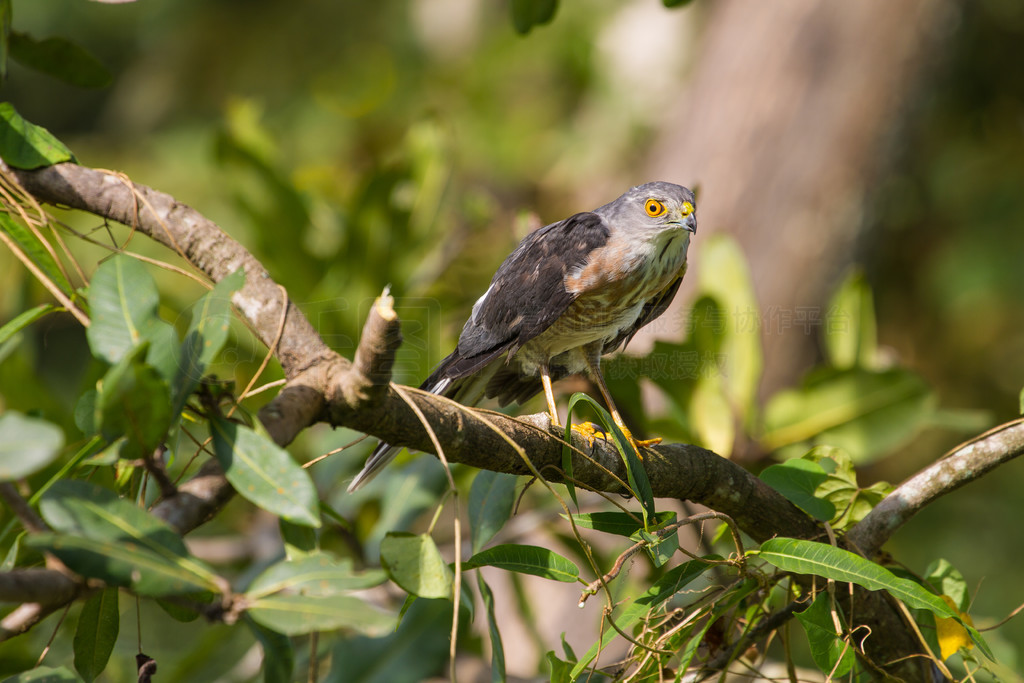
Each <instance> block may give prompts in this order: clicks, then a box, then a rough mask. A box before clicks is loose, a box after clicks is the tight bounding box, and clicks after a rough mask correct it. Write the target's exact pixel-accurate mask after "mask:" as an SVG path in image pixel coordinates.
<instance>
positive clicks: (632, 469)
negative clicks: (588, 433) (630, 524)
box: [563, 393, 656, 522]
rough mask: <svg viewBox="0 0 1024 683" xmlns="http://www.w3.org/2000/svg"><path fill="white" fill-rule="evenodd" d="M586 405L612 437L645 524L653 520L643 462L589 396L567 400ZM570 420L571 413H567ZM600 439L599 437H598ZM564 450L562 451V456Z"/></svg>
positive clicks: (653, 511) (653, 514)
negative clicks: (624, 465)
mask: <svg viewBox="0 0 1024 683" xmlns="http://www.w3.org/2000/svg"><path fill="white" fill-rule="evenodd" d="M578 402H582V403H586V404H587V405H588V406H590V408H591V409H592V410H593V411H594V412H596V413H597V416H598V418H599V419H600V421H601V424H602V426H603V427H604V429H605V433H606V434H610V435H611V436H612V442H613V443H614V444H615V448H616V449H617V450H618V451H619V456H620V457H621V458H622V461H623V462H624V463H625V464H626V476H627V479H628V481H629V486H630V489H631V492H632V493H633V495H634V496H635V497H636V499H637V500H638V501H640V505H641V506H642V508H643V516H644V520H645V522H646V521H648V520H650V519H652V518H654V516H655V514H656V513H655V509H654V491H653V490H652V489H651V482H650V480H649V479H648V478H647V470H645V469H644V465H643V461H641V460H640V457H639V456H638V454H637V452H636V451H635V450H634V449H633V446H632V445H631V444H630V443H629V440H628V439H626V435H625V434H623V433H622V430H621V429H620V428H619V426H618V425H617V424H615V421H614V420H613V419H612V416H611V414H610V413H609V412H608V411H607V410H605V408H604V406H602V405H601V404H600V403H598V402H597V401H595V400H594V399H593V398H591V397H590V396H587V395H586V394H583V393H575V394H573V395H572V397H571V398H570V399H569V405H570V407H571V406H574V405H576V403H578ZM569 416H570V418H571V417H572V413H571V412H570V413H569ZM570 422H571V420H570V419H567V420H566V423H567V425H566V437H565V438H566V441H568V440H569V436H568V434H569V429H570V425H569V424H568V423H570ZM598 438H600V437H598ZM564 453H565V449H563V454H564ZM568 474H569V476H572V470H571V468H570V470H569V471H568Z"/></svg>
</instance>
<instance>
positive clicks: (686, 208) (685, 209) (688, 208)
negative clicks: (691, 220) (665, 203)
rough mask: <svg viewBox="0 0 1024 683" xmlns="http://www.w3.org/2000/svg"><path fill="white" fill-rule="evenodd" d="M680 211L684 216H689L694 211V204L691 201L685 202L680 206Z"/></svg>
mask: <svg viewBox="0 0 1024 683" xmlns="http://www.w3.org/2000/svg"><path fill="white" fill-rule="evenodd" d="M679 213H681V214H683V215H684V216H689V215H690V214H691V213H693V204H691V203H690V202H683V205H682V206H681V207H680V208H679Z"/></svg>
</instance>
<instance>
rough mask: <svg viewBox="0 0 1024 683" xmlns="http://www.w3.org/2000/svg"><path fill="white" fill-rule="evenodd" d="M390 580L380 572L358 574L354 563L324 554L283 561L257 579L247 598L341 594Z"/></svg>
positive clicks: (372, 571)
mask: <svg viewBox="0 0 1024 683" xmlns="http://www.w3.org/2000/svg"><path fill="white" fill-rule="evenodd" d="M386 580H387V576H386V575H385V574H384V572H383V571H380V570H369V571H364V572H356V571H355V570H354V569H353V568H352V562H351V560H339V559H337V558H335V557H333V556H332V555H330V554H329V553H325V552H320V553H316V554H314V555H309V556H306V557H303V558H301V559H298V560H283V561H281V562H278V563H277V564H275V565H272V566H270V567H269V568H268V569H267V570H266V571H264V572H263V573H262V574H260V575H259V576H257V577H256V578H255V579H254V580H253V582H252V584H251V585H250V586H249V589H248V590H247V591H246V597H248V598H250V599H257V598H261V597H263V596H265V595H270V594H272V593H277V592H280V591H289V592H292V593H299V594H302V595H337V594H340V593H345V592H350V591H354V590H361V589H364V588H370V587H372V586H377V585H380V584H382V583H384V581H386Z"/></svg>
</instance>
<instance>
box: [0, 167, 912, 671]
mask: <svg viewBox="0 0 1024 683" xmlns="http://www.w3.org/2000/svg"><path fill="white" fill-rule="evenodd" d="M13 173H14V174H15V176H16V177H17V179H18V180H19V181H20V183H21V184H22V186H23V187H24V188H25V189H26V190H27V191H28V192H29V193H31V194H32V195H33V196H34V197H35V198H36V199H38V200H39V201H42V202H48V203H51V204H62V205H65V206H69V207H72V208H75V209H80V210H83V211H87V212H90V213H93V214H95V215H97V216H101V217H103V218H107V219H110V220H114V221H117V222H120V223H124V224H126V225H129V226H131V227H133V228H134V229H136V230H138V231H140V232H142V233H144V234H146V235H148V236H149V237H151V238H152V239H154V240H156V241H158V242H160V243H161V244H164V245H166V246H168V247H170V248H171V249H173V250H174V251H175V252H177V253H179V254H181V255H182V256H183V257H184V258H186V259H187V260H188V261H190V262H191V263H192V265H194V266H195V267H196V268H198V269H199V270H200V271H202V272H203V273H205V274H206V275H207V276H208V277H210V279H212V280H214V281H219V280H220V279H222V278H223V277H225V276H227V275H228V274H230V273H232V272H234V271H235V270H237V269H238V268H239V267H242V268H244V269H245V273H246V284H245V286H244V287H243V288H242V289H241V290H240V291H239V292H237V293H236V294H235V295H234V296H233V297H232V301H233V303H234V304H235V305H236V307H237V308H238V310H239V311H240V313H241V314H242V315H243V316H244V317H245V319H246V320H247V322H248V323H249V324H250V326H251V327H252V329H253V330H254V332H255V334H256V335H257V336H258V337H259V338H260V339H261V340H262V341H263V343H264V344H266V345H267V346H268V347H270V346H272V344H273V342H274V340H275V338H276V335H277V332H278V328H279V322H280V320H281V314H282V308H281V307H282V305H286V306H287V308H286V317H285V326H284V330H283V333H282V334H281V337H280V341H279V342H278V344H277V347H276V355H277V357H278V359H279V361H280V362H281V365H282V368H283V369H284V372H285V375H286V377H287V378H288V383H287V385H286V386H285V387H284V388H283V389H282V390H281V392H280V393H279V394H278V395H277V396H276V397H275V398H274V399H273V400H272V401H271V402H270V403H269V404H267V405H266V406H265V407H264V408H263V409H262V410H261V411H260V420H261V421H262V422H263V424H264V425H265V427H266V428H267V431H268V433H269V434H270V435H271V437H272V438H273V439H274V441H275V442H276V443H278V444H280V445H282V446H285V445H287V444H288V443H290V442H291V441H292V440H293V439H294V438H295V437H296V436H297V435H298V434H299V433H300V432H301V431H302V430H304V429H306V428H307V427H309V426H310V425H312V424H314V423H315V422H318V421H325V422H328V423H330V424H332V425H340V426H346V427H349V428H352V429H356V430H359V431H362V432H365V433H367V434H371V435H374V436H377V437H379V438H383V439H385V440H387V441H388V442H389V443H392V444H395V445H401V446H408V447H410V448H414V449H417V450H421V451H426V452H433V446H432V444H431V441H430V438H429V435H428V433H427V431H426V430H425V428H424V427H423V425H422V423H421V422H420V419H419V417H418V416H417V415H416V411H414V410H413V409H412V407H410V405H409V404H407V403H406V402H405V400H403V399H402V397H401V396H399V395H398V393H397V392H396V391H395V390H394V389H393V388H392V387H391V386H390V384H389V379H390V369H391V365H392V363H393V360H394V352H395V349H396V348H397V347H398V345H399V344H400V342H401V337H400V333H399V329H398V320H397V317H396V316H394V311H393V310H392V308H391V304H390V298H389V297H387V296H386V293H385V296H384V297H382V298H381V299H380V300H378V302H377V304H376V305H375V306H374V308H373V310H372V311H371V314H370V319H369V320H368V321H367V324H366V326H365V328H364V330H363V336H362V338H361V339H360V343H359V348H358V349H357V351H356V355H355V363H352V362H349V361H348V360H347V359H345V358H342V357H341V356H339V355H338V354H336V353H334V352H333V351H331V350H330V349H329V348H328V347H327V346H326V345H325V344H324V343H323V341H322V340H321V339H320V337H319V336H318V335H317V333H316V331H315V330H314V329H313V327H312V325H310V323H309V321H308V320H307V319H306V318H305V316H304V315H303V314H302V313H301V312H300V311H299V310H298V308H297V307H296V306H295V305H294V304H293V303H292V302H290V301H287V302H286V303H283V302H282V300H281V296H280V289H279V287H278V285H277V284H276V283H274V282H273V280H271V278H270V276H269V274H268V273H267V271H266V269H265V268H264V267H263V266H262V265H261V264H260V263H259V262H258V261H256V259H255V258H254V257H253V256H252V254H250V253H249V252H248V251H247V250H246V249H245V248H244V247H242V246H241V245H240V244H238V243H237V242H235V241H234V240H233V239H231V238H230V237H229V236H227V235H226V234H224V233H223V232H222V231H221V230H220V228H219V227H217V225H216V224H214V223H213V222H212V221H210V220H209V219H207V218H205V217H204V216H202V215H201V214H200V213H199V212H197V211H195V210H194V209H192V208H190V207H188V206H186V205H184V204H181V203H180V202H177V201H176V200H175V199H174V198H173V197H171V196H170V195H167V194H164V193H162V192H158V191H156V190H153V189H151V188H148V187H145V186H143V185H138V184H136V183H133V182H131V181H130V180H129V179H128V178H126V177H124V176H123V175H118V174H114V173H111V172H107V171H98V170H94V169H89V168H85V167H82V166H78V165H75V164H59V165H57V166H52V167H48V168H43V169H38V170H33V171H23V170H18V171H14V172H13ZM403 391H404V392H405V393H407V394H408V395H409V396H410V397H411V400H412V401H413V402H414V403H415V405H416V407H417V408H418V410H419V412H421V413H422V414H423V416H424V417H425V418H426V420H427V422H429V424H430V425H431V428H432V429H433V431H434V433H435V434H436V435H437V438H438V439H439V440H440V441H441V442H442V443H444V444H445V455H446V456H447V458H448V460H449V461H450V462H457V463H464V464H467V465H471V466H474V467H478V468H484V469H490V470H494V471H498V472H508V473H512V474H529V473H530V468H529V467H528V466H527V465H526V463H524V462H523V460H522V458H521V456H520V455H519V451H517V450H516V449H514V448H512V447H511V446H510V445H509V444H508V442H507V441H506V438H504V437H503V436H501V435H499V434H498V433H496V431H495V428H496V429H498V430H501V431H502V432H503V433H504V434H505V435H507V437H510V438H511V439H512V440H513V441H514V442H515V443H517V444H518V445H519V446H520V447H521V448H522V449H523V450H524V451H525V452H526V453H528V454H529V457H530V459H531V462H532V463H533V465H534V466H535V467H536V468H537V469H538V470H540V471H541V472H542V473H543V474H544V476H545V477H547V478H549V479H550V480H552V481H560V480H561V476H562V472H561V464H562V463H561V449H562V442H561V439H560V436H561V434H560V432H561V429H555V428H553V427H552V425H551V424H550V418H549V417H548V416H547V413H541V414H538V415H529V416H525V417H520V418H518V419H514V418H510V417H508V416H506V415H502V414H500V413H494V412H491V411H484V410H479V409H471V408H466V407H464V406H460V405H459V404H457V403H454V402H452V401H450V400H448V399H445V398H442V397H438V396H433V395H431V394H427V393H425V392H422V391H419V390H416V389H403ZM481 417H484V418H486V421H487V423H490V424H487V423H485V422H484V420H482V419H480V418H481ZM492 425H493V427H492ZM573 445H574V446H575V447H576V448H578V449H580V450H582V451H583V452H584V453H586V455H580V454H579V453H574V454H573V456H572V457H573V468H574V470H573V474H574V481H575V483H576V485H577V486H582V487H586V488H591V489H595V490H600V491H608V492H618V493H622V492H625V490H626V487H625V485H624V483H623V482H624V481H625V480H626V473H625V467H624V465H623V463H622V460H621V458H620V457H619V455H618V452H617V450H616V449H615V447H614V446H613V445H612V444H610V443H608V442H605V441H603V440H600V439H599V440H596V441H595V442H594V443H593V444H592V445H587V444H585V443H583V441H582V439H581V437H579V436H578V435H575V434H574V443H573ZM644 466H645V468H646V470H647V473H648V477H649V479H650V481H651V484H652V488H653V490H654V495H655V496H657V497H671V498H679V499H686V500H691V501H694V502H698V503H702V504H704V505H707V506H708V507H711V508H713V509H715V510H717V511H719V512H723V513H725V514H728V515H729V516H731V517H732V518H733V519H734V520H735V521H736V523H737V525H738V526H739V527H740V528H742V529H743V530H744V531H745V532H746V533H748V534H749V535H750V536H751V537H753V538H754V539H755V540H757V541H763V540H765V539H767V538H770V537H772V536H775V535H786V536H793V537H796V538H805V539H816V538H819V537H820V536H821V534H822V530H821V528H820V527H819V526H818V524H817V523H816V522H815V521H814V520H813V519H811V518H810V517H809V516H807V515H806V514H804V513H803V512H802V511H801V510H799V509H798V508H796V507H795V506H794V505H792V504H791V503H790V502H789V501H788V500H786V499H785V498H783V497H782V496H781V495H779V494H778V493H776V492H775V491H774V490H772V489H771V488H769V487H767V486H766V485H764V484H763V483H762V482H761V481H760V480H759V479H758V478H757V477H755V476H753V475H751V474H750V473H749V472H747V471H746V470H744V469H742V468H741V467H739V466H738V465H736V464H735V463H732V462H730V461H729V460H726V459H724V458H722V457H719V456H718V455H716V454H714V453H712V452H710V451H707V450H704V449H702V448H698V447H696V446H692V445H687V444H671V445H662V446H659V447H656V448H654V449H650V450H648V451H646V452H645V456H644ZM232 495H233V491H232V489H231V487H230V485H229V484H228V483H227V481H226V479H225V478H224V477H223V475H222V474H221V472H220V469H219V467H218V465H217V463H216V462H214V461H210V462H209V463H207V464H206V465H205V466H204V467H203V468H202V469H201V470H200V472H199V473H198V474H197V475H196V476H195V477H193V479H191V480H190V481H188V482H186V483H185V484H183V485H182V486H181V487H179V489H178V491H177V493H176V494H175V495H173V496H172V497H170V498H168V499H165V500H163V501H161V502H160V503H158V504H157V505H156V506H155V507H154V509H153V513H154V515H156V516H157V517H159V518H161V519H164V520H165V521H167V522H168V523H169V524H171V525H172V526H173V527H174V528H175V529H176V530H177V531H178V532H180V533H182V534H185V533H188V532H189V531H191V530H192V529H194V528H196V527H197V526H199V525H200V524H202V523H203V522H204V521H206V520H208V519H209V518H211V517H212V516H213V515H215V514H216V513H217V511H218V510H220V509H221V508H222V507H223V506H224V505H225V504H226V502H227V501H228V500H229V499H230V497H231V496H232ZM866 519H867V518H866ZM862 524H863V522H862ZM858 593H859V594H858V602H857V610H856V614H857V616H858V621H859V622H860V623H864V619H865V618H866V619H867V620H868V621H869V622H870V624H871V627H872V632H873V633H874V634H875V638H874V640H875V642H876V643H878V644H879V649H878V650H877V651H876V652H872V657H873V658H874V659H875V661H880V662H888V661H893V660H896V659H899V658H902V657H906V656H908V655H911V654H915V653H916V652H917V650H916V649H915V644H914V643H913V642H912V639H911V641H910V642H907V640H906V639H905V638H904V639H903V640H901V639H900V636H902V635H905V634H904V633H903V632H902V631H905V630H906V629H902V622H901V617H900V615H899V613H898V612H896V611H895V610H893V609H892V608H891V605H889V604H887V603H886V602H885V598H884V596H883V595H880V594H877V593H871V592H868V591H859V592H858ZM890 634H894V636H895V637H890Z"/></svg>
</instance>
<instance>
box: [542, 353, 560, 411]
mask: <svg viewBox="0 0 1024 683" xmlns="http://www.w3.org/2000/svg"><path fill="white" fill-rule="evenodd" d="M540 383H541V384H542V385H544V398H546V399H547V400H548V412H549V413H551V424H553V425H560V424H562V423H561V422H559V420H558V408H557V407H556V406H555V392H554V391H552V390H551V374H550V373H549V372H548V368H547V366H546V365H542V366H540Z"/></svg>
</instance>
